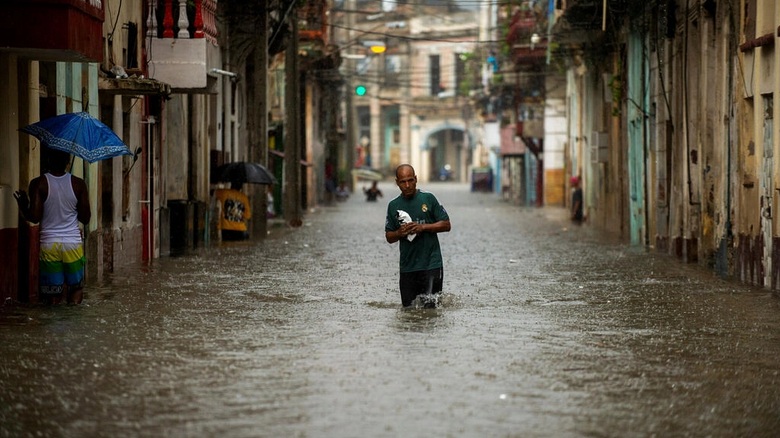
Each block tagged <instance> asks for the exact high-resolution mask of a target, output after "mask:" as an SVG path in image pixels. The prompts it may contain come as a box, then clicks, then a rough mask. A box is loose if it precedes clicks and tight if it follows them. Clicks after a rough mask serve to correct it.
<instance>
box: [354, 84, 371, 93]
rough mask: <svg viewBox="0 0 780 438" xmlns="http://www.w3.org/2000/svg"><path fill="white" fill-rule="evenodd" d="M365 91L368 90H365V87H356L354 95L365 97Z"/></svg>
mask: <svg viewBox="0 0 780 438" xmlns="http://www.w3.org/2000/svg"><path fill="white" fill-rule="evenodd" d="M366 91H368V90H367V89H366V86H365V85H358V86H357V87H355V94H357V95H358V96H365V95H366Z"/></svg>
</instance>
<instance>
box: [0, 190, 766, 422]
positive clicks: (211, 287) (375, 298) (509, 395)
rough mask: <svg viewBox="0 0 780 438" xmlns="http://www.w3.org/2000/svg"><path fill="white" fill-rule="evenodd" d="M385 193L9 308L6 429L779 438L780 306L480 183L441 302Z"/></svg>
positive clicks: (1, 371) (448, 257)
mask: <svg viewBox="0 0 780 438" xmlns="http://www.w3.org/2000/svg"><path fill="white" fill-rule="evenodd" d="M380 188H381V189H382V190H383V191H384V194H385V197H384V198H383V199H380V202H378V203H366V202H364V201H363V200H362V197H361V196H360V195H358V194H355V195H353V196H352V197H351V198H350V199H349V200H348V201H347V202H344V203H337V204H335V205H333V206H328V207H323V208H320V209H318V210H317V211H315V212H311V213H309V214H307V216H306V218H305V224H304V226H303V227H302V228H300V229H297V230H294V231H290V230H287V229H285V228H284V227H283V226H278V227H272V228H271V234H270V236H269V238H268V239H267V240H265V241H263V242H255V243H252V242H238V243H229V244H223V245H222V246H220V247H218V248H212V249H210V250H208V251H203V252H201V253H200V254H197V255H190V256H183V257H176V258H166V259H162V260H159V261H157V262H156V263H155V264H153V265H152V266H149V267H141V266H137V267H127V268H124V269H122V270H121V271H120V272H116V273H115V274H113V275H112V276H111V278H109V279H107V280H106V281H105V283H104V284H100V285H90V286H89V287H88V288H87V289H86V296H85V301H84V304H83V305H81V306H76V307H65V306H63V307H54V308H51V307H49V308H47V307H34V308H29V307H21V306H14V307H10V308H9V307H6V308H4V309H3V310H2V311H1V312H0V436H2V437H5V436H9V437H24V436H30V437H33V436H46V437H57V436H64V437H86V436H89V437H116V436H125V437H127V436H138V437H162V436H176V437H213V436H222V437H422V436H441V437H653V436H658V437H669V436H682V437H685V436H691V437H703V436H708V437H733V436H751V437H770V436H777V434H778V433H780V391H778V385H780V377H779V376H778V372H780V301H779V299H778V298H777V297H776V296H774V295H773V294H771V293H769V292H768V291H765V290H761V289H756V288H752V287H748V286H745V285H741V284H738V283H736V282H732V281H726V280H722V279H720V278H718V277H717V276H715V275H714V274H713V273H712V272H711V271H709V270H707V269H705V268H701V267H698V266H691V265H684V264H681V263H680V262H678V261H677V260H675V259H673V258H670V257H668V256H665V255H659V254H654V253H649V252H646V251H645V250H643V249H638V248H631V247H629V246H626V245H622V244H619V243H617V242H611V241H609V240H607V239H604V238H603V236H601V235H599V233H597V232H595V231H594V230H593V229H592V228H591V227H588V226H587V225H585V226H581V227H580V226H572V225H571V224H570V223H569V222H568V221H567V219H566V214H565V211H564V210H563V209H560V208H543V209H536V208H519V207H515V206H511V205H509V204H507V203H504V202H502V201H501V200H500V199H498V198H497V197H496V196H495V195H491V194H483V193H470V192H469V190H468V189H469V188H468V186H466V185H462V184H450V183H438V184H436V183H432V184H425V185H423V184H421V188H425V189H428V190H430V191H433V192H434V193H435V194H437V195H438V196H439V198H440V200H441V201H442V203H443V204H444V205H445V207H446V208H447V210H448V212H449V214H450V216H451V219H452V232H450V233H448V234H443V235H441V238H440V240H441V244H442V251H443V254H444V264H445V268H444V270H445V278H444V291H445V296H444V299H443V305H442V307H440V308H438V309H435V310H432V309H406V310H404V309H401V306H400V297H399V294H398V291H397V282H398V246H397V244H396V245H388V244H387V243H386V242H385V240H384V232H383V230H384V228H383V227H384V214H385V208H386V203H387V201H389V198H390V197H391V196H395V195H396V193H397V188H395V187H394V186H393V185H392V184H391V183H383V184H381V185H380Z"/></svg>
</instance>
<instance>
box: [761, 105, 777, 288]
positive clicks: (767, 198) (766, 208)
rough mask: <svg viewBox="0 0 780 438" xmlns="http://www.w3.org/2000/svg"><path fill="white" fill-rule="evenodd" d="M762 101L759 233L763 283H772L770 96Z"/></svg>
mask: <svg viewBox="0 0 780 438" xmlns="http://www.w3.org/2000/svg"><path fill="white" fill-rule="evenodd" d="M763 102H764V144H763V149H764V155H763V165H762V166H761V235H762V237H763V240H764V258H763V266H764V285H765V286H770V285H772V234H773V233H772V213H773V211H772V210H773V208H772V207H773V206H772V203H773V202H772V200H773V193H772V192H773V189H772V187H773V186H774V184H773V181H772V179H773V178H772V173H773V171H774V168H773V164H772V159H773V156H774V152H773V150H772V145H773V144H774V141H773V140H774V139H773V135H772V118H773V116H772V113H773V106H774V104H773V101H772V96H771V95H768V96H763Z"/></svg>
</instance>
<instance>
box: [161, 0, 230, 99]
mask: <svg viewBox="0 0 780 438" xmlns="http://www.w3.org/2000/svg"><path fill="white" fill-rule="evenodd" d="M147 6H148V8H147V17H146V38H147V41H148V42H149V47H150V50H151V56H150V61H149V77H151V78H153V79H157V80H158V81H161V82H165V83H168V84H170V85H171V87H172V88H173V89H174V90H179V91H184V92H196V93H199V92H210V91H213V87H214V86H215V85H216V78H215V77H214V75H213V74H212V73H211V72H212V71H214V70H215V69H220V68H221V67H222V65H221V61H220V53H219V47H218V45H217V22H216V13H217V0H147Z"/></svg>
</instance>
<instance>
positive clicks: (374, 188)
mask: <svg viewBox="0 0 780 438" xmlns="http://www.w3.org/2000/svg"><path fill="white" fill-rule="evenodd" d="M363 193H364V194H365V195H366V201H367V202H376V201H377V198H381V197H382V196H383V195H382V191H381V190H379V186H378V183H377V182H376V181H374V182H373V183H372V184H371V188H370V189H367V188H365V187H363Z"/></svg>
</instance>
